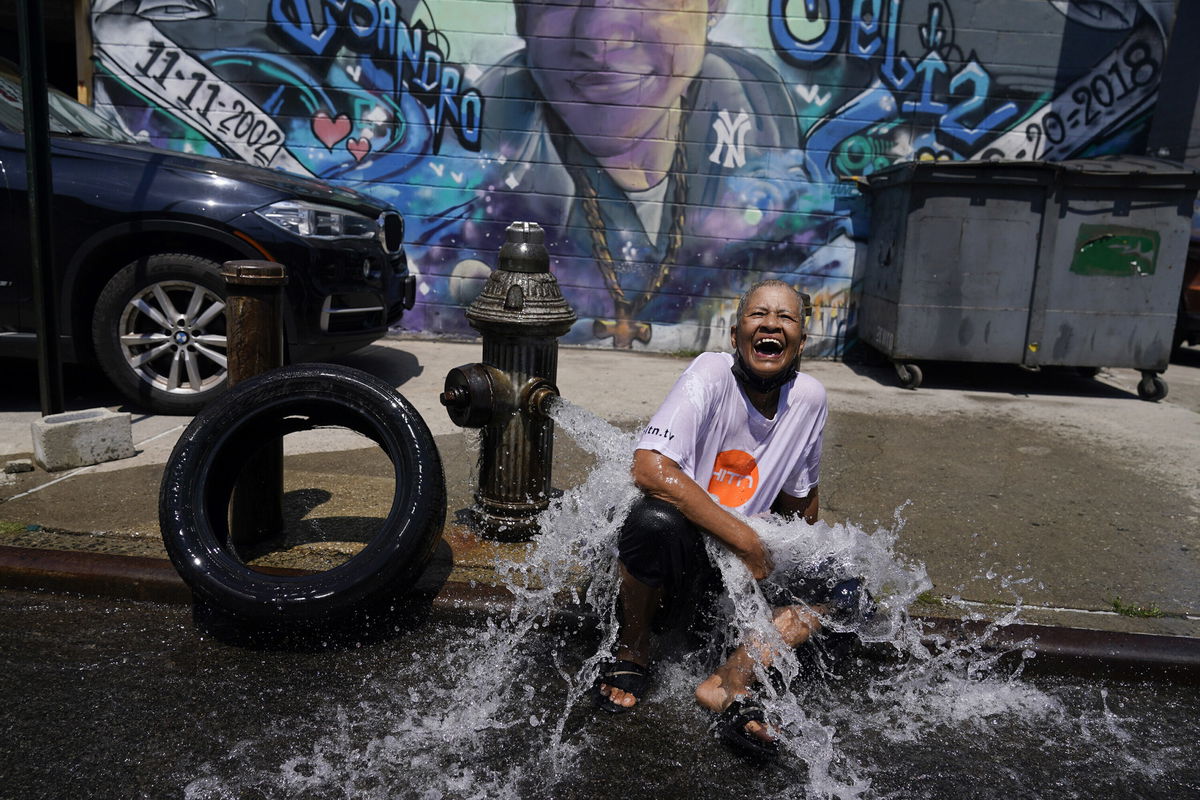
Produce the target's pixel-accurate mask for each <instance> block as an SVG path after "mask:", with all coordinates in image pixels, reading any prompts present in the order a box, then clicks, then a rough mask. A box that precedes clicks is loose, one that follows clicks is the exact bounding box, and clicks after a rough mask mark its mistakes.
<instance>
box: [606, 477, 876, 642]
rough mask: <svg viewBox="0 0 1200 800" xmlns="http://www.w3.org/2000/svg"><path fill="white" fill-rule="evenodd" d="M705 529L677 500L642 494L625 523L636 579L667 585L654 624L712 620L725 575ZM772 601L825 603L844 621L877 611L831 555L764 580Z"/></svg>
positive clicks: (623, 555) (621, 546)
mask: <svg viewBox="0 0 1200 800" xmlns="http://www.w3.org/2000/svg"><path fill="white" fill-rule="evenodd" d="M706 535H707V534H705V533H704V532H702V531H701V530H700V529H699V528H697V527H696V526H695V525H694V524H692V522H690V521H689V520H688V519H687V517H685V516H683V514H682V513H681V512H680V511H679V509H677V508H676V507H675V506H673V505H671V504H670V503H668V502H666V501H665V500H657V499H655V498H653V497H647V496H645V495H643V496H642V497H641V498H639V499H638V500H637V501H635V502H634V504H633V506H632V507H631V508H630V510H629V516H627V517H626V518H625V523H624V525H623V526H622V527H621V534H620V538H619V540H618V543H617V551H618V554H619V556H620V559H621V563H622V564H624V565H625V569H626V570H628V571H629V574H630V575H632V576H633V577H634V578H636V579H637V580H639V581H641V582H642V583H645V584H647V585H648V586H653V587H656V588H658V587H661V588H662V589H663V600H662V607H661V609H660V611H659V613H658V614H657V615H656V617H655V625H654V627H655V629H658V630H669V629H691V630H693V631H696V632H702V630H703V627H704V625H705V624H707V623H709V622H711V621H712V618H713V610H714V607H715V602H716V600H717V598H718V597H719V596H720V593H721V590H722V583H721V575H720V572H718V570H717V568H716V567H715V566H714V565H713V563H712V562H711V561H710V560H709V558H708V553H707V552H706V550H705V547H704V539H705V536H706ZM759 585H760V587H761V588H762V591H763V596H764V597H765V598H766V600H767V602H768V603H769V604H771V605H772V606H775V607H779V606H788V605H796V604H806V605H824V606H826V607H827V609H828V610H829V612H830V613H831V614H832V615H833V617H834V619H837V620H838V621H840V622H845V623H850V622H860V621H862V620H863V618H864V617H866V618H869V617H870V616H871V615H873V613H874V607H873V603H871V599H870V595H869V594H868V593H867V592H866V590H865V588H864V587H863V586H862V581H861V580H860V579H858V578H855V577H853V576H851V575H848V574H845V573H843V572H842V571H841V570H839V569H838V568H837V566H836V565H835V564H834V563H833V562H832V561H830V560H827V561H824V562H822V563H820V564H816V565H812V566H809V567H807V568H801V569H797V570H795V571H794V572H792V573H791V574H775V575H772V576H771V577H770V578H768V579H766V580H763V581H761V582H760V584H759Z"/></svg>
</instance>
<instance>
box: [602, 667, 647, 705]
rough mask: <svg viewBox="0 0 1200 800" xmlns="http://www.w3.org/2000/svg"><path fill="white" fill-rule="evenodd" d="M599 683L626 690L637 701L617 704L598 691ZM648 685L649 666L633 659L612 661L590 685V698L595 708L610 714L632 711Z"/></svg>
mask: <svg viewBox="0 0 1200 800" xmlns="http://www.w3.org/2000/svg"><path fill="white" fill-rule="evenodd" d="M600 684H604V685H605V686H607V687H609V688H610V689H620V690H621V691H622V692H627V693H628V694H631V695H633V697H634V699H635V700H637V702H636V703H634V704H633V705H631V706H622V705H618V704H617V703H614V702H613V701H612V700H611V699H609V696H608V695H606V694H604V692H602V691H600ZM649 686H650V669H649V667H643V666H642V665H641V664H638V663H636V662H634V661H624V660H622V661H613V662H610V663H609V664H607V665H606V666H605V667H604V669H603V670H602V671H601V672H600V676H599V677H598V678H596V684H595V685H594V686H593V687H592V698H593V700H595V703H596V707H597V708H601V709H604V710H605V711H607V712H608V713H610V714H624V713H625V712H626V711H632V710H633V709H635V708H637V707H638V704H640V703H641V702H642V697H643V696H645V694H646V689H648V688H649Z"/></svg>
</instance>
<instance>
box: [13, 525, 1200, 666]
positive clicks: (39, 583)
mask: <svg viewBox="0 0 1200 800" xmlns="http://www.w3.org/2000/svg"><path fill="white" fill-rule="evenodd" d="M264 571H266V572H270V573H272V574H277V575H304V574H308V573H306V572H305V571H304V570H291V569H269V570H264ZM0 589H16V590H25V591H49V592H72V593H79V594H87V595H96V596H100V597H112V598H121V599H128V600H145V601H151V602H158V603H174V604H190V603H191V602H192V594H191V590H190V589H188V587H187V584H185V583H184V582H183V579H182V578H180V577H179V574H178V573H177V572H176V571H175V567H174V565H172V564H171V562H170V561H167V560H165V559H161V558H146V557H142V556H122V555H112V554H109V553H87V552H79V551H65V550H40V549H33V548H24V547H6V546H0ZM513 602H514V596H513V594H512V593H511V592H510V591H508V590H507V589H505V588H503V587H497V586H487V585H480V584H467V583H462V582H459V581H447V582H445V583H444V584H443V585H442V586H441V588H440V590H439V591H438V594H437V596H436V597H434V599H433V603H432V605H433V610H434V611H435V612H437V613H441V614H443V615H448V616H452V617H461V618H474V617H477V616H496V615H506V614H507V613H508V612H509V611H510V610H511V608H512V606H513ZM554 616H555V620H556V622H560V623H572V622H573V623H575V624H576V626H578V624H579V623H580V622H587V620H586V619H584V617H585V616H586V615H583V614H578V613H572V612H569V611H561V612H559V613H557V614H555V615H554ZM916 619H917V620H918V621H919V622H921V623H922V624H923V626H924V628H925V630H926V636H925V638H926V640H927V641H929V642H930V643H932V644H934V645H935V646H936V645H944V644H949V643H954V642H956V641H966V640H978V638H979V637H980V636H981V635H982V634H983V633H984V632H985V631H986V630H987V629H988V628H989V627H990V626H989V623H988V622H986V621H978V620H961V619H956V618H954V617H917V618H916ZM984 647H985V649H988V650H990V651H993V652H997V651H998V652H1010V651H1011V652H1014V653H1016V652H1021V651H1025V650H1028V651H1032V652H1033V653H1034V654H1035V657H1034V658H1032V659H1029V660H1026V662H1025V672H1027V673H1028V672H1037V673H1043V672H1044V673H1064V672H1065V673H1069V674H1076V675H1089V676H1104V677H1126V678H1158V679H1167V680H1171V681H1178V682H1181V683H1189V684H1195V683H1200V639H1195V638H1191V637H1187V636H1162V635H1157V634H1146V633H1121V632H1114V631H1099V630H1092V629H1087V628H1064V627H1056V626H1051V625H1028V624H1023V623H1018V624H1013V625H1007V626H1004V627H997V628H994V629H993V630H992V631H991V635H990V636H989V637H988V639H987V641H986V642H985V643H984Z"/></svg>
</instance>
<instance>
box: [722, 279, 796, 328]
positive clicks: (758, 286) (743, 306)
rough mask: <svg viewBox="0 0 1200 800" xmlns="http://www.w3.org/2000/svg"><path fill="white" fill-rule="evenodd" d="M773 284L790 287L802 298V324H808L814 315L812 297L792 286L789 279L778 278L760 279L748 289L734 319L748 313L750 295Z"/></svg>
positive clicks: (739, 302) (783, 287) (782, 287)
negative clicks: (747, 305) (747, 306)
mask: <svg viewBox="0 0 1200 800" xmlns="http://www.w3.org/2000/svg"><path fill="white" fill-rule="evenodd" d="M773 286H778V287H780V288H781V289H789V290H791V291H792V292H795V294H796V297H798V298H799V299H800V324H801V325H802V326H807V324H808V318H809V317H811V316H812V298H811V297H809V296H808V295H807V294H805V293H804V292H801V291H798V290H797V289H796V287H795V286H792V284H790V283H788V282H787V281H781V280H778V279H777V278H771V279H770V280H765V281H759V282H758V283H756V284H754V285H753V286H751V287H750V288H749V289H747V290H746V293H745V294H743V295H742V299H741V300H739V301H738V307H737V316H736V317H734V320H735V321H736V320H739V319H741V318H742V315H743V314H745V313H746V303H748V302H750V295H752V294H754V293H755V292H757V291H758V290H759V289H766V288H768V287H773Z"/></svg>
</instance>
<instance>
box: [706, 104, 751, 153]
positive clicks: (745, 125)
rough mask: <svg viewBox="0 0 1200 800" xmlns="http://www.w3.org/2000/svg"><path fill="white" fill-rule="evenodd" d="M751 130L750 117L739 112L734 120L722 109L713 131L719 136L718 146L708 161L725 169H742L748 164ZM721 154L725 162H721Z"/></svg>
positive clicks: (743, 112)
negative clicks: (747, 137) (747, 143)
mask: <svg viewBox="0 0 1200 800" xmlns="http://www.w3.org/2000/svg"><path fill="white" fill-rule="evenodd" d="M748 130H750V115H749V114H747V113H746V112H745V111H739V112H738V115H737V117H736V118H734V119H732V120H731V119H730V118H729V111H727V110H724V109H722V110H721V111H720V112H719V113H718V114H717V119H716V120H715V121H714V122H713V131H714V132H716V134H717V146H716V147H715V148H713V151H712V154H711V155H709V157H708V160H709V161H711V162H713V163H714V164H721V166H723V167H740V166H742V165H743V164H745V163H746V131H748ZM721 153H724V154H725V160H724V161H722V160H721Z"/></svg>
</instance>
